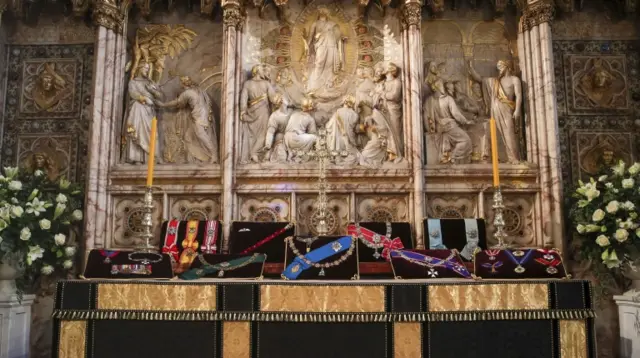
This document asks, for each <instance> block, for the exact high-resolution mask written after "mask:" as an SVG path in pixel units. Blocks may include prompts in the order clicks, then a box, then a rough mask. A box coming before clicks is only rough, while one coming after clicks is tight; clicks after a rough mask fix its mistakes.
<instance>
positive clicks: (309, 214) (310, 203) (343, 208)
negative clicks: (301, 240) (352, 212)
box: [296, 195, 350, 235]
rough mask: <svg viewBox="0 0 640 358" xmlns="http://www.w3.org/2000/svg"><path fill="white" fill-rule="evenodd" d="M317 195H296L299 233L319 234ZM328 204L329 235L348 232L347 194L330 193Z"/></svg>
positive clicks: (348, 205)
mask: <svg viewBox="0 0 640 358" xmlns="http://www.w3.org/2000/svg"><path fill="white" fill-rule="evenodd" d="M316 200H317V196H315V195H298V196H297V197H296V207H297V213H296V223H297V225H296V227H297V234H298V235H317V234H318V233H317V232H316V226H317V224H318V218H319V212H318V209H317V206H316ZM328 200H329V202H328V205H327V208H328V210H327V226H328V229H329V235H338V234H340V233H344V232H346V225H347V223H349V207H350V204H349V197H348V196H346V195H329V196H328Z"/></svg>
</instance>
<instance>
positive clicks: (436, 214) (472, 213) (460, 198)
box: [427, 193, 478, 219]
mask: <svg viewBox="0 0 640 358" xmlns="http://www.w3.org/2000/svg"><path fill="white" fill-rule="evenodd" d="M476 203H477V196H476V195H470V194H448V193H429V194H427V217H429V218H440V219H465V218H475V217H477V216H478V205H477V204H476Z"/></svg>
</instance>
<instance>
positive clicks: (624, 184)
mask: <svg viewBox="0 0 640 358" xmlns="http://www.w3.org/2000/svg"><path fill="white" fill-rule="evenodd" d="M633 184H634V181H633V179H632V178H628V179H622V187H623V188H625V189H631V188H633Z"/></svg>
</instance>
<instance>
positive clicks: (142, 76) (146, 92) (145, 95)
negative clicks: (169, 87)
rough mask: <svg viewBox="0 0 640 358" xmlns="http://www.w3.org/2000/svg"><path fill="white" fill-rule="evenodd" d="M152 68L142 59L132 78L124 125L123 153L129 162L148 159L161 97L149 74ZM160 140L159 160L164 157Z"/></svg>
mask: <svg viewBox="0 0 640 358" xmlns="http://www.w3.org/2000/svg"><path fill="white" fill-rule="evenodd" d="M149 69H150V66H149V64H148V63H146V62H143V63H141V64H140V65H139V66H138V68H137V69H136V72H137V73H136V75H135V76H134V78H133V79H132V80H131V81H129V91H128V93H129V105H128V107H127V111H126V113H125V125H124V130H125V133H124V135H125V138H126V143H125V147H124V150H123V153H122V157H123V160H124V161H125V162H126V163H130V164H140V163H145V162H146V161H147V160H148V158H147V156H148V153H149V144H150V143H149V142H150V138H151V120H152V119H153V117H155V116H156V109H155V100H157V99H159V98H162V93H160V91H158V87H157V86H156V85H155V84H154V83H153V82H152V81H151V80H150V79H149V78H148V76H149ZM159 142H160V141H156V161H157V162H161V161H162V159H161V157H160V156H159V153H160V150H159Z"/></svg>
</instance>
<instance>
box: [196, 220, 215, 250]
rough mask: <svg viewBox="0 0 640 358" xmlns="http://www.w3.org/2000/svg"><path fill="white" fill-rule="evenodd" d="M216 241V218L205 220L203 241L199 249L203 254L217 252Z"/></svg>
mask: <svg viewBox="0 0 640 358" xmlns="http://www.w3.org/2000/svg"><path fill="white" fill-rule="evenodd" d="M217 242H218V220H207V229H206V231H205V237H204V242H203V243H202V247H201V248H200V251H202V253H204V254H215V253H217V252H218V247H217V245H216V243H217Z"/></svg>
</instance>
